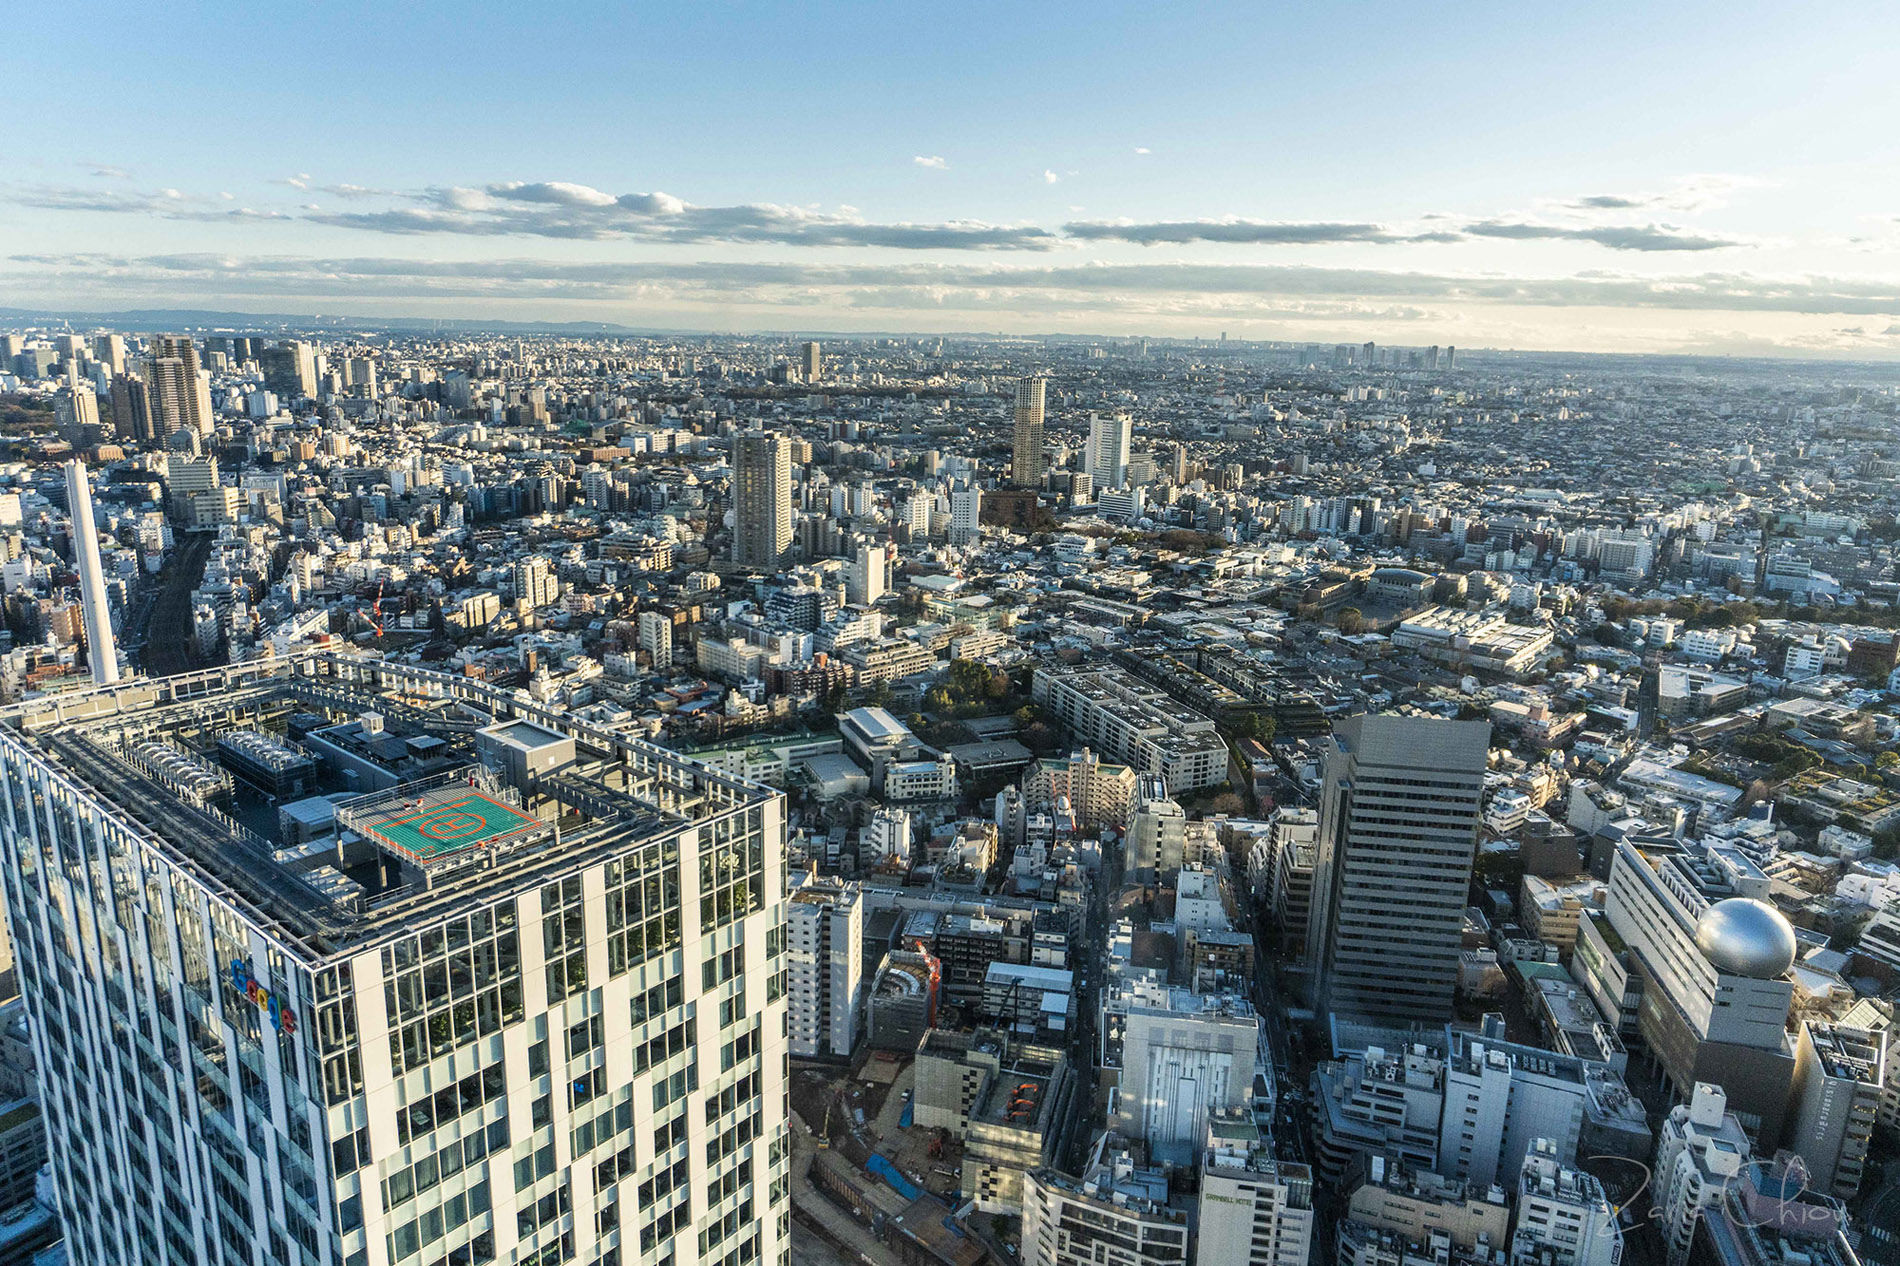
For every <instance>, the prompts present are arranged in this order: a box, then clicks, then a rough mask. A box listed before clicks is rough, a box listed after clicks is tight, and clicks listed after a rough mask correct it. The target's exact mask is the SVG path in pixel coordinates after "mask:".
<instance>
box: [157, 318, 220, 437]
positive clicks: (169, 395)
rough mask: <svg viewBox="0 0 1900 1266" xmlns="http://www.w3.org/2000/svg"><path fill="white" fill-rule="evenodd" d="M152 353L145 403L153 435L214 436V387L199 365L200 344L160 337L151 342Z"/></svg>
mask: <svg viewBox="0 0 1900 1266" xmlns="http://www.w3.org/2000/svg"><path fill="white" fill-rule="evenodd" d="M151 351H152V359H151V361H150V363H149V364H148V366H147V369H146V402H147V406H148V407H149V408H150V410H151V419H152V428H153V432H154V433H155V434H156V435H158V436H161V437H169V436H171V435H172V434H173V433H175V432H177V431H189V432H191V433H192V434H194V435H209V434H211V432H212V430H213V429H214V428H215V427H216V425H217V420H216V418H215V417H214V416H213V414H212V412H211V384H210V382H209V381H208V380H207V379H206V376H205V374H204V372H203V371H202V370H201V369H200V368H199V365H198V347H197V344H195V343H193V342H192V340H191V339H190V337H188V336H185V335H170V334H160V335H156V336H155V337H154V338H153V339H152V343H151Z"/></svg>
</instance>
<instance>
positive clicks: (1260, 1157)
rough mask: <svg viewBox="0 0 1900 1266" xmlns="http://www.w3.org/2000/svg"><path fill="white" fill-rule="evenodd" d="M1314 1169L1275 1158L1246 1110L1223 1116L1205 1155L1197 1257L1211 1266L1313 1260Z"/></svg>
mask: <svg viewBox="0 0 1900 1266" xmlns="http://www.w3.org/2000/svg"><path fill="white" fill-rule="evenodd" d="M1313 1219H1314V1214H1313V1171H1312V1170H1311V1169H1310V1168H1309V1167H1307V1166H1305V1165H1300V1164H1295V1163H1293V1162H1291V1161H1282V1160H1278V1159H1276V1158H1275V1157H1274V1154H1273V1148H1272V1146H1271V1145H1270V1144H1269V1143H1267V1142H1266V1141H1265V1140H1263V1139H1262V1138H1261V1137H1260V1131H1259V1129H1258V1128H1257V1127H1255V1126H1254V1124H1253V1122H1252V1121H1251V1119H1249V1118H1248V1117H1247V1116H1246V1115H1245V1114H1240V1115H1237V1116H1230V1117H1226V1118H1220V1119H1216V1120H1215V1121H1214V1122H1212V1123H1211V1124H1210V1127H1209V1130H1208V1145H1207V1149H1206V1150H1205V1151H1204V1152H1203V1153H1202V1154H1201V1192H1200V1198H1199V1205H1198V1209H1197V1216H1196V1219H1195V1237H1196V1239H1195V1249H1194V1260H1195V1261H1197V1262H1206V1263H1208V1264H1209V1266H1214V1264H1215V1263H1219V1264H1220V1266H1307V1263H1308V1262H1309V1261H1310V1260H1311V1259H1312V1251H1313Z"/></svg>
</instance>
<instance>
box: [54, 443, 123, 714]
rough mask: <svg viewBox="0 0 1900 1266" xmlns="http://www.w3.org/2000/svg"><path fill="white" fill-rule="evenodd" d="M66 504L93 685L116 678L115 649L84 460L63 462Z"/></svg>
mask: <svg viewBox="0 0 1900 1266" xmlns="http://www.w3.org/2000/svg"><path fill="white" fill-rule="evenodd" d="M66 506H67V512H68V514H70V516H71V517H72V521H73V561H74V562H75V563H76V564H77V565H78V568H79V602H80V610H81V612H82V614H83V615H84V617H85V624H86V663H87V665H88V666H89V667H90V668H91V669H92V681H93V684H94V685H96V686H110V685H114V684H116V683H117V682H118V680H119V648H118V645H117V643H116V642H115V641H114V640H113V637H112V612H111V610H110V608H108V607H107V605H106V581H105V570H104V568H103V567H102V566H101V565H100V562H99V526H98V524H97V522H95V521H94V519H93V516H92V485H91V483H90V481H89V480H88V478H87V475H86V464H85V463H84V462H67V463H66Z"/></svg>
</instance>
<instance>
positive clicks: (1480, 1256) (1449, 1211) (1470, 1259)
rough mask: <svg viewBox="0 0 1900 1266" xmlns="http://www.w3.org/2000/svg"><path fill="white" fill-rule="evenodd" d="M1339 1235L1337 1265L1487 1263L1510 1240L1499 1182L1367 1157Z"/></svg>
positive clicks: (1509, 1213) (1507, 1209) (1500, 1251)
mask: <svg viewBox="0 0 1900 1266" xmlns="http://www.w3.org/2000/svg"><path fill="white" fill-rule="evenodd" d="M1364 1173H1365V1181H1364V1182H1363V1183H1361V1184H1360V1185H1359V1186H1358V1187H1357V1188H1355V1189H1354V1190H1353V1192H1352V1195H1351V1196H1350V1197H1349V1198H1348V1199H1347V1201H1346V1209H1345V1216H1344V1217H1342V1218H1340V1220H1339V1224H1338V1228H1337V1231H1336V1238H1335V1242H1334V1248H1335V1253H1334V1261H1335V1262H1337V1263H1338V1266H1431V1264H1432V1263H1439V1264H1440V1266H1449V1264H1450V1263H1460V1264H1461V1266H1462V1264H1464V1263H1473V1264H1475V1263H1485V1262H1490V1261H1492V1260H1493V1255H1494V1254H1501V1253H1502V1252H1503V1250H1504V1248H1505V1246H1506V1245H1507V1244H1508V1243H1509V1239H1510V1219H1511V1210H1510V1205H1509V1204H1508V1203H1507V1202H1506V1200H1505V1195H1504V1189H1503V1188H1502V1187H1499V1186H1496V1185H1492V1186H1488V1187H1486V1186H1475V1185H1472V1184H1467V1183H1461V1182H1453V1181H1449V1180H1447V1179H1445V1178H1441V1177H1440V1176H1438V1175H1437V1174H1434V1173H1431V1172H1429V1171H1426V1170H1420V1169H1415V1168H1412V1167H1411V1166H1409V1165H1407V1164H1405V1163H1404V1162H1402V1161H1395V1160H1389V1159H1387V1158H1385V1157H1379V1156H1373V1157H1369V1158H1367V1160H1366V1162H1365V1167H1364Z"/></svg>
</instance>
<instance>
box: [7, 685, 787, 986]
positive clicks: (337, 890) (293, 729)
mask: <svg viewBox="0 0 1900 1266" xmlns="http://www.w3.org/2000/svg"><path fill="white" fill-rule="evenodd" d="M349 718H355V720H352V721H350V724H351V725H356V724H359V723H361V724H362V728H363V730H364V732H365V733H366V734H369V735H371V736H383V735H390V736H394V737H396V738H398V739H399V740H400V741H401V742H402V743H403V744H404V745H406V746H408V747H410V748H411V749H419V750H423V751H427V752H429V753H430V757H429V760H428V761H427V762H426V763H423V764H421V765H409V764H403V763H400V762H399V763H398V764H397V766H396V769H397V770H408V771H411V772H413V771H414V770H416V769H419V768H421V769H429V770H431V771H434V772H432V773H431V774H430V775H429V776H426V777H423V778H420V779H416V778H411V779H408V780H406V781H397V779H398V778H400V777H401V774H400V773H397V772H392V771H391V769H390V768H389V767H388V766H387V765H386V763H385V762H381V761H374V762H368V761H366V762H364V763H362V764H361V765H358V766H352V765H351V764H350V763H349V761H348V759H347V756H348V753H347V752H344V753H343V756H342V757H339V758H335V759H331V760H328V761H320V762H318V766H317V769H318V772H317V774H316V776H315V785H314V786H312V787H311V788H310V789H309V793H308V794H310V795H316V796H324V795H336V796H339V800H340V803H339V805H338V812H337V818H338V822H339V825H340V827H341V828H342V830H343V836H342V839H341V841H340V843H341V846H340V847H339V846H338V844H337V843H328V842H326V843H324V844H323V845H322V846H312V845H296V846H287V845H288V842H287V841H284V840H281V839H279V837H278V830H279V822H278V812H277V805H276V804H275V803H274V802H272V801H271V800H270V799H269V798H268V797H267V796H265V795H264V794H263V793H262V792H261V791H258V790H256V789H253V788H251V787H249V786H247V785H245V784H244V783H243V782H242V780H238V781H237V782H236V783H235V784H232V783H229V782H226V783H223V784H221V785H217V786H209V787H206V785H205V784H204V780H203V779H202V778H201V777H200V778H196V779H193V780H192V781H191V782H190V784H189V785H187V784H186V783H185V782H183V781H181V780H179V779H176V778H173V777H171V776H170V771H169V770H168V769H167V768H165V767H161V766H159V765H155V764H153V763H152V762H150V761H148V760H146V759H144V758H142V756H141V755H140V753H141V752H143V751H146V750H149V749H150V748H151V747H152V746H153V745H154V744H156V745H158V746H159V747H161V748H162V749H163V750H165V751H168V752H171V753H174V754H176V755H177V756H179V757H181V758H182V760H183V761H184V762H185V763H187V764H190V765H194V766H197V767H200V768H201V769H215V768H216V762H217V759H218V756H217V751H218V742H219V739H220V738H221V737H222V736H223V735H224V734H226V733H228V732H229V731H231V730H233V729H238V730H243V731H248V732H254V733H257V734H260V735H264V736H267V737H268V738H269V739H270V741H271V742H272V743H273V744H274V745H282V746H284V747H286V748H287V749H289V750H301V749H300V748H299V747H298V744H299V742H300V740H301V738H302V737H303V735H305V734H308V733H315V732H317V731H318V730H322V731H323V732H326V733H328V732H334V730H335V729H336V728H337V726H338V723H339V722H341V721H343V720H345V719H349ZM511 719H513V720H514V721H515V724H513V725H510V726H508V729H507V732H508V733H511V734H514V733H516V732H517V731H518V732H519V736H518V741H522V742H525V743H527V744H528V745H530V746H538V745H539V744H540V741H541V740H540V738H539V736H541V735H547V736H549V737H551V738H555V739H561V740H565V739H572V740H573V741H574V742H575V745H576V753H577V757H576V762H575V764H574V765H573V766H571V767H569V768H568V769H566V770H565V771H564V772H562V773H560V774H559V775H557V776H555V777H552V778H548V779H545V780H543V781H542V783H541V784H540V785H539V787H538V789H537V790H538V792H539V794H540V796H541V797H542V800H543V803H542V804H541V806H540V807H539V808H538V809H536V810H534V811H530V810H527V809H525V808H523V807H522V805H521V801H520V796H519V794H518V793H517V791H516V789H514V788H511V787H508V786H505V785H503V784H501V783H500V782H498V781H497V780H496V778H495V776H494V774H493V773H492V772H491V771H488V770H486V769H484V768H482V767H481V766H480V765H478V764H477V763H476V759H477V754H476V752H475V748H474V735H475V733H476V731H478V730H480V729H483V728H484V727H488V726H491V725H494V724H496V723H499V722H507V721H509V720H511ZM0 745H4V746H13V747H18V748H22V749H25V750H26V751H28V752H30V753H32V754H33V755H34V756H37V757H39V758H40V759H43V760H45V761H46V762H48V763H49V764H51V765H52V766H54V767H55V768H56V769H58V770H59V771H60V774H61V775H62V776H63V777H64V778H66V779H67V780H68V781H69V782H70V783H71V785H72V787H73V789H74V791H75V792H76V794H77V795H78V796H80V797H82V798H83V799H85V800H87V801H89V802H90V803H91V804H92V806H94V807H95V808H96V810H97V811H98V812H99V813H100V814H102V815H103V816H104V817H105V818H106V819H107V820H108V821H109V822H111V823H112V824H114V825H115V826H117V827H118V828H120V829H122V830H124V831H126V832H127V833H129V834H130V835H132V836H133V837H135V838H137V839H138V840H139V841H140V842H141V843H142V844H143V845H144V846H145V847H146V848H148V849H150V850H151V851H152V852H153V853H155V854H156V855H158V856H159V857H161V858H163V859H164V860H165V861H166V862H168V863H170V864H172V865H174V866H177V867H178V868H180V869H181V870H183V871H185V872H187V873H188V874H190V875H191V876H192V877H193V878H194V879H195V880H196V881H197V882H198V883H200V884H202V885H203V886H204V887H206V888H207V889H209V890H210V891H211V892H212V893H213V894H214V895H215V896H216V897H217V898H219V899H221V900H224V901H226V902H228V903H229V904H230V905H232V906H233V907H234V908H236V909H237V910H238V911H239V912H240V914H242V915H243V916H244V917H245V918H247V919H250V920H252V921H254V922H256V923H257V925H258V926H259V927H261V928H262V929H263V930H264V931H265V932H266V934H268V935H273V936H275V937H278V938H280V939H281V940H282V942H283V944H284V946H285V948H286V949H288V950H290V951H291V952H292V953H293V954H295V955H296V956H298V957H300V958H303V959H304V960H306V961H315V960H320V959H325V958H330V957H333V956H337V955H340V954H342V953H343V952H345V951H346V950H347V951H351V952H356V951H359V950H360V949H362V948H364V947H367V946H370V945H374V944H377V943H380V942H382V941H384V940H387V939H391V938H394V937H395V936H397V935H400V934H402V933H403V932H405V931H412V930H414V929H415V928H416V927H417V926H419V925H423V924H426V923H427V922H429V921H431V920H432V919H439V918H442V917H445V916H446V915H448V914H450V913H452V912H454V911H456V910H466V909H467V908H468V907H469V906H471V905H475V904H479V903H481V902H483V901H492V900H498V899H501V898H503V897H505V896H506V895H508V894H510V893H513V892H518V891H521V890H523V889H525V888H528V887H531V886H534V885H538V884H542V883H546V882H548V881H549V880H551V879H555V878H560V877H563V876H565V875H568V874H572V873H573V872H574V871H576V870H578V869H580V868H581V867H584V866H586V865H587V864H589V863H590V862H593V861H597V860H602V859H604V858H606V857H609V856H612V855H613V854H615V853H618V852H622V851H625V850H626V849H628V848H630V847H632V846H634V845H636V844H638V843H640V842H641V841H643V840H658V839H660V838H662V837H664V836H666V835H668V834H671V833H672V832H674V831H677V830H679V829H680V828H682V827H684V826H686V825H688V824H691V823H694V822H708V821H711V820H712V819H714V818H717V817H721V816H725V815H728V814H733V813H740V812H744V811H746V810H748V809H754V810H756V808H757V807H758V806H760V805H762V804H763V802H764V801H765V800H766V799H768V798H769V797H770V796H771V794H772V793H771V792H769V791H767V790H765V789H763V788H759V787H755V786H753V785H752V784H749V783H745V782H743V781H740V780H738V779H736V778H731V777H727V776H725V775H722V774H719V773H718V772H716V771H714V770H711V769H709V768H707V767H705V766H703V765H699V764H697V763H695V762H691V761H688V760H686V759H684V758H682V757H680V756H678V755H676V754H674V753H672V752H668V751H666V750H664V749H662V748H658V747H654V746H652V745H650V744H647V743H645V742H642V741H640V740H638V739H634V738H630V737H628V736H626V735H623V734H619V733H614V732H609V731H606V730H602V729H599V728H597V727H594V726H592V725H589V724H585V723H582V722H578V721H575V720H574V719H572V718H571V717H568V716H566V715H565V714H563V713H561V712H559V711H558V710H555V709H549V708H543V707H540V706H538V705H535V704H532V703H529V702H526V701H524V700H522V699H520V698H518V697H516V696H514V695H511V694H507V693H504V692H502V691H499V690H495V689H493V688H491V687H488V686H485V685H483V684H482V683H480V682H478V681H475V680H472V679H469V678H465V677H460V676H456V675H453V674H448V673H440V672H434V671H430V670H427V669H420V668H413V667H408V666H401V665H396V664H392V663H389V662H385V661H379V660H374V659H368V658H360V657H358V656H355V655H351V654H337V653H331V652H324V651H307V652H303V653H300V654H297V655H294V656H291V657H287V658H280V659H275V660H261V661H252V662H249V663H246V664H241V665H234V666H230V667H225V668H216V669H208V670H204V671H200V672H194V673H187V674H181V675H179V676H174V677H163V678H150V679H138V680H133V681H129V682H122V683H120V684H119V685H117V686H110V687H98V688H94V689H90V690H82V691H74V692H68V693H64V694H60V695H57V696H49V697H46V698H38V699H32V700H28V701H26V702H24V703H19V704H15V705H13V706H12V707H10V708H8V709H6V710H5V711H4V712H0ZM338 750H339V752H341V751H342V749H338ZM444 767H446V770H445V768H444ZM366 780H367V782H368V783H369V785H368V786H365V785H364V784H365V781H366ZM207 791H208V794H205V793H206V792H207ZM351 792H355V793H357V794H356V795H355V796H354V797H353V798H343V797H344V796H347V795H348V793H351ZM293 816H295V815H293ZM557 844H558V845H559V847H555V845H557Z"/></svg>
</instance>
